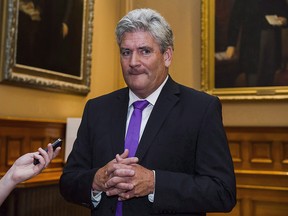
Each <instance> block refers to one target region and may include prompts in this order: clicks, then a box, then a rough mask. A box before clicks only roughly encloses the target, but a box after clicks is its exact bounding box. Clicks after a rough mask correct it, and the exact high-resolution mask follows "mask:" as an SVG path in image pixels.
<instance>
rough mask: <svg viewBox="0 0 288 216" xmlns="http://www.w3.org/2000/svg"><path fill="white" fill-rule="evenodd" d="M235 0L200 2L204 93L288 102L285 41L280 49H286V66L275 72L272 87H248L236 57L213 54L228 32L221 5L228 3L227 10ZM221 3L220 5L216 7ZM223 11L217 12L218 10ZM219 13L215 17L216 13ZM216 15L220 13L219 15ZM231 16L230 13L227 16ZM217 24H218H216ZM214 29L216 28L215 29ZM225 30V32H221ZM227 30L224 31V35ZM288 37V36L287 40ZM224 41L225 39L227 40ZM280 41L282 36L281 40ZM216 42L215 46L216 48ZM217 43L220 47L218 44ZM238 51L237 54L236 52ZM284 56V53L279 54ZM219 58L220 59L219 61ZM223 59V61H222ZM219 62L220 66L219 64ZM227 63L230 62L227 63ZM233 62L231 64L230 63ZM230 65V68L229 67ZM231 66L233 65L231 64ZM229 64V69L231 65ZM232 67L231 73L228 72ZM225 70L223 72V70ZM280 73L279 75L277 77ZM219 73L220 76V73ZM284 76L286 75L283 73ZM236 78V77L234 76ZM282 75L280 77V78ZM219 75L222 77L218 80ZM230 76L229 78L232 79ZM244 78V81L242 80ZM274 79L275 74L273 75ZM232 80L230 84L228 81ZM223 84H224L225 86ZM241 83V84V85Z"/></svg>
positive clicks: (224, 97)
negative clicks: (228, 57)
mask: <svg viewBox="0 0 288 216" xmlns="http://www.w3.org/2000/svg"><path fill="white" fill-rule="evenodd" d="M234 1H235V0H230V1H229V0H226V1H225V0H224V1H223V0H222V1H221V0H218V1H217V0H215V1H214V0H212V1H210V0H201V10H202V11H201V42H202V46H201V50H202V54H201V70H202V73H201V76H202V77H201V87H202V90H203V91H206V92H208V93H210V94H213V95H216V96H218V97H219V98H220V99H223V100H234V99H287V98H288V57H287V56H288V54H287V53H288V51H287V47H288V42H287V41H285V42H284V41H281V42H284V43H286V44H285V45H283V46H282V48H283V47H286V48H285V49H286V50H285V53H284V55H285V58H284V57H283V59H282V60H284V61H285V62H282V63H283V64H285V66H284V67H283V68H282V69H281V71H277V80H276V78H275V79H274V80H276V81H277V83H276V84H275V82H276V81H275V82H274V81H273V84H271V85H268V86H266V85H265V86H258V85H255V86H248V85H247V84H245V83H246V81H243V80H246V79H245V76H246V74H243V73H242V71H240V68H242V67H240V66H239V58H238V59H237V57H236V58H234V59H229V60H227V59H225V56H224V60H223V59H222V56H221V55H222V54H223V55H225V54H226V52H225V51H226V50H224V49H223V47H222V50H220V51H218V50H217V51H216V47H217V46H218V47H217V48H219V46H220V45H221V42H219V40H222V39H223V38H225V36H226V35H224V34H223V32H224V33H227V28H228V26H227V25H228V24H229V22H228V21H227V20H225V19H224V18H225V15H227V14H229V13H227V11H226V12H223V10H224V9H225V7H224V6H223V2H227V3H230V5H228V6H227V7H228V9H229V10H231V9H232V7H231V4H232V3H233V2H234ZM219 2H221V4H222V5H217V3H218V4H219ZM220 9H221V10H222V11H219V10H220ZM217 13H218V14H217ZM219 13H223V14H222V15H221V16H219ZM230 15H231V14H230ZM219 23H220V24H219ZM221 24H222V25H226V29H225V28H223V27H222V28H220V27H219V25H221ZM216 26H217V28H216ZM223 29H224V30H223ZM225 30H226V32H225ZM219 31H220V32H221V31H222V34H223V35H222V36H221V35H220V36H219V35H216V32H217V34H219ZM283 34H286V36H287V29H286V30H285V32H282V36H283ZM286 38H288V37H286ZM226 39H227V38H226ZM282 39H283V37H282ZM238 40H239V39H238ZM216 43H217V45H216ZM219 44H220V45H219ZM223 44H224V43H223ZM237 48H239V42H238V44H237V47H236V49H237ZM239 52H240V51H239ZM282 53H283V52H282ZM219 59H220V60H219ZM222 60H223V61H222ZM220 61H222V62H221V63H219V62H220ZM229 61H230V62H229ZM232 61H233V62H232ZM231 62H232V63H231ZM229 64H230V65H229ZM233 64H234V65H233ZM231 65H232V66H231ZM231 67H232V68H233V67H234V71H233V73H232V72H231V71H232V69H231ZM223 68H224V69H223ZM280 72H281V74H280ZM221 73H222V74H221ZM237 73H238V74H237ZM284 73H285V74H284ZM235 74H236V75H237V76H236V75H235ZM280 75H281V77H280ZM221 76H222V77H221ZM231 77H232V78H231ZM243 77H244V78H243ZM275 77H276V75H275ZM231 80H233V82H231ZM225 82H226V83H225ZM241 82H242V83H241Z"/></svg>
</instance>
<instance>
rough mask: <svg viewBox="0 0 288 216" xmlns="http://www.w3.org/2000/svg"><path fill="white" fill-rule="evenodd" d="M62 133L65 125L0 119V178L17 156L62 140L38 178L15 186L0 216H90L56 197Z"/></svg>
mask: <svg viewBox="0 0 288 216" xmlns="http://www.w3.org/2000/svg"><path fill="white" fill-rule="evenodd" d="M65 132H66V123H65V122H59V121H40V120H23V119H22V120H21V119H0V177H1V176H3V175H4V173H5V172H6V171H7V170H8V169H9V168H10V167H11V165H12V164H13V163H14V161H15V160H16V159H17V158H18V157H20V156H21V155H23V154H25V153H27V152H33V151H37V149H38V148H39V147H43V148H45V147H46V146H47V144H48V143H49V142H53V141H54V140H56V139H57V138H62V139H64V142H63V145H62V150H61V153H60V155H58V156H57V157H56V158H55V159H54V160H53V161H52V162H51V163H50V164H49V166H48V167H47V168H46V169H45V170H44V171H43V172H42V173H41V174H39V175H38V176H36V177H34V178H33V179H30V180H28V181H26V182H23V183H21V184H19V185H18V187H17V188H16V189H15V190H14V191H13V192H12V193H11V194H10V196H9V197H8V198H7V199H6V201H5V202H4V203H3V205H2V206H1V207H0V216H27V215H29V216H79V215H82V216H85V215H87V216H88V215H90V210H89V209H86V208H84V207H81V206H78V205H74V204H71V203H68V202H66V201H65V200H64V199H63V198H62V197H61V195H60V193H59V185H58V182H59V178H60V175H61V173H62V170H63V165H64V152H65Z"/></svg>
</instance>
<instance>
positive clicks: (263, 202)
mask: <svg viewBox="0 0 288 216" xmlns="http://www.w3.org/2000/svg"><path fill="white" fill-rule="evenodd" d="M226 132H227V137H228V141H229V145H230V150H231V154H232V157H233V161H234V168H235V173H236V180H237V206H236V207H235V208H234V209H233V211H232V212H231V213H226V214H223V213H221V214H220V213H219V214H209V215H231V216H236V215H237V216H286V215H288V127H227V128H226Z"/></svg>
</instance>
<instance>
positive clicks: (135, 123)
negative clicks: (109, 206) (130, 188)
mask: <svg viewBox="0 0 288 216" xmlns="http://www.w3.org/2000/svg"><path fill="white" fill-rule="evenodd" d="M148 104H149V102H148V101H146V100H141V101H135V102H134V103H133V107H134V111H133V113H132V115H131V118H130V122H129V126H128V130H127V134H126V139H125V149H128V150H129V156H128V157H134V155H135V153H136V150H137V147H138V142H139V136H140V126H141V121H142V111H143V110H144V109H145V108H146V107H147V106H148ZM116 216H122V202H121V201H118V202H117V209H116Z"/></svg>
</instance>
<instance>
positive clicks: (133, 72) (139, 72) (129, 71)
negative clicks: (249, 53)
mask: <svg viewBox="0 0 288 216" xmlns="http://www.w3.org/2000/svg"><path fill="white" fill-rule="evenodd" d="M127 72H128V73H129V74H135V75H137V74H142V73H146V71H145V70H143V69H142V70H139V69H136V68H131V69H129V70H127Z"/></svg>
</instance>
